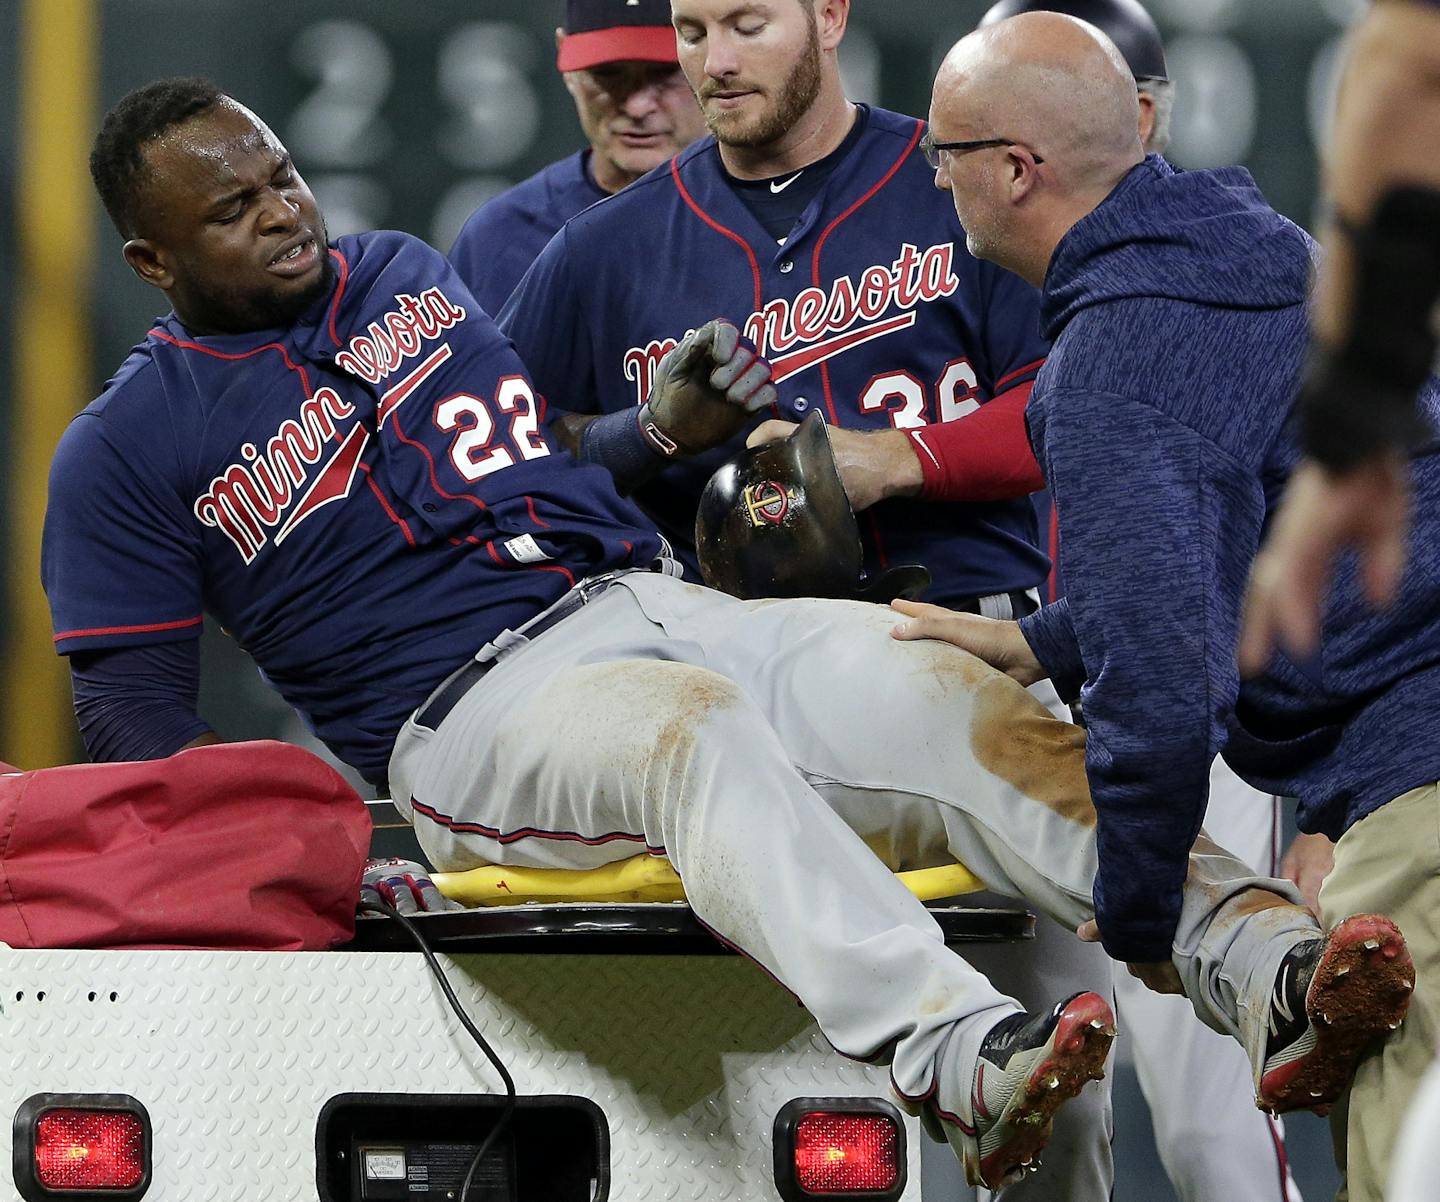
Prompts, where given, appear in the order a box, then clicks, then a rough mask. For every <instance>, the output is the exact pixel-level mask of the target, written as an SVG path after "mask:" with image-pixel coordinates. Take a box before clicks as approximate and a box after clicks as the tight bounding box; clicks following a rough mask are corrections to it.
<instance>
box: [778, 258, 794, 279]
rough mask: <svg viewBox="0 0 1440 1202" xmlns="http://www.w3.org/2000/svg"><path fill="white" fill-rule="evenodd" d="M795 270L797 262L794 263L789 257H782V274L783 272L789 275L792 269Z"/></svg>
mask: <svg viewBox="0 0 1440 1202" xmlns="http://www.w3.org/2000/svg"><path fill="white" fill-rule="evenodd" d="M794 270H795V264H794V263H793V262H792V261H791V260H789V259H781V260H780V274H781V275H789V274H790V273H791V272H792V271H794Z"/></svg>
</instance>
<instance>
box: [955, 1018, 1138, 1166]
mask: <svg viewBox="0 0 1440 1202" xmlns="http://www.w3.org/2000/svg"><path fill="white" fill-rule="evenodd" d="M1114 1039H1115V1014H1114V1012H1113V1011H1112V1010H1111V1009H1110V1006H1109V1004H1108V1003H1107V1002H1106V1001H1105V999H1104V998H1102V997H1101V996H1100V995H1099V994H1098V993H1077V994H1075V995H1074V996H1073V997H1069V998H1067V999H1066V1000H1065V1001H1063V1002H1059V1003H1057V1004H1056V1005H1055V1007H1054V1008H1053V1009H1051V1010H1049V1011H1046V1012H1043V1013H1040V1014H1027V1013H1023V1012H1022V1013H1019V1014H1012V1015H1010V1016H1009V1017H1007V1018H1002V1019H1001V1020H1000V1021H999V1022H998V1023H996V1024H995V1026H993V1027H992V1028H990V1031H989V1033H988V1034H987V1035H986V1036H985V1040H984V1042H983V1043H982V1044H981V1045H980V1056H979V1058H978V1059H977V1060H976V1062H975V1077H974V1080H973V1082H972V1084H971V1089H970V1098H969V1106H968V1108H967V1109H968V1110H969V1111H970V1113H969V1115H968V1116H966V1115H955V1114H949V1113H946V1112H944V1111H941V1110H939V1109H938V1108H937V1110H936V1113H937V1114H938V1115H939V1117H940V1118H942V1119H943V1120H945V1121H946V1122H947V1123H948V1124H950V1125H951V1131H950V1133H949V1134H950V1143H951V1145H952V1146H953V1147H954V1148H955V1149H956V1151H957V1152H958V1153H959V1155H960V1159H961V1162H962V1163H963V1164H964V1166H965V1176H966V1177H967V1178H968V1179H969V1181H970V1184H971V1185H984V1186H987V1187H988V1188H990V1189H998V1188H999V1187H1000V1186H1002V1185H1004V1184H1006V1183H1008V1182H1010V1181H1013V1180H1016V1179H1018V1178H1019V1177H1021V1176H1023V1174H1024V1173H1025V1172H1027V1171H1032V1170H1034V1169H1036V1168H1038V1167H1039V1165H1040V1160H1039V1157H1040V1151H1041V1149H1043V1148H1044V1146H1045V1143H1046V1141H1047V1140H1049V1138H1050V1131H1051V1125H1052V1121H1053V1119H1054V1117H1055V1112H1056V1111H1057V1110H1059V1109H1060V1106H1061V1104H1062V1103H1064V1102H1067V1101H1069V1100H1070V1099H1071V1098H1073V1097H1074V1096H1075V1095H1076V1094H1078V1093H1079V1092H1080V1090H1081V1089H1083V1088H1084V1087H1085V1084H1086V1083H1087V1082H1089V1081H1097V1080H1099V1079H1100V1078H1101V1077H1103V1076H1104V1075H1105V1057H1106V1056H1108V1055H1109V1053H1110V1045H1111V1043H1112V1042H1113V1041H1114ZM932 1106H933V1103H932ZM957 1132H958V1138H957V1134H956V1133H957Z"/></svg>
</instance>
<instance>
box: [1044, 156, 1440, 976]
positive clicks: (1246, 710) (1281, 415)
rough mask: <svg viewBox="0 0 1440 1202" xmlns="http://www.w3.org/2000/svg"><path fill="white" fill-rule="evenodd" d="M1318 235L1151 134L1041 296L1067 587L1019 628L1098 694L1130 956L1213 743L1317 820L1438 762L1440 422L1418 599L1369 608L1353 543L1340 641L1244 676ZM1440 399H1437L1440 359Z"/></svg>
mask: <svg viewBox="0 0 1440 1202" xmlns="http://www.w3.org/2000/svg"><path fill="white" fill-rule="evenodd" d="M1314 251H1315V247H1314V244H1313V243H1312V242H1311V240H1310V239H1309V237H1308V236H1307V235H1306V234H1305V233H1304V232H1303V231H1301V230H1300V229H1299V228H1298V227H1297V226H1295V225H1294V224H1292V223H1291V222H1289V221H1287V220H1286V219H1285V218H1283V217H1281V216H1280V215H1279V214H1278V213H1276V212H1274V210H1272V209H1271V208H1270V207H1269V205H1267V204H1266V203H1265V200H1264V198H1263V197H1262V196H1261V194H1260V192H1259V190H1258V189H1257V188H1256V187H1255V183H1254V181H1253V180H1252V179H1251V177H1250V175H1249V173H1248V172H1246V171H1244V170H1243V169H1240V168H1229V169H1226V170H1222V171H1196V172H1187V173H1177V172H1175V171H1173V170H1172V169H1171V168H1170V166H1169V165H1168V164H1167V163H1166V162H1165V161H1164V160H1163V159H1161V158H1159V157H1158V156H1155V155H1152V156H1150V158H1148V159H1147V160H1146V161H1145V162H1144V163H1142V164H1139V165H1137V166H1136V167H1135V168H1134V169H1133V170H1131V171H1130V172H1129V174H1127V175H1126V177H1125V178H1124V179H1123V180H1122V181H1121V182H1120V183H1119V184H1118V185H1117V186H1116V188H1115V190H1114V191H1113V192H1112V193H1111V194H1110V196H1109V197H1108V198H1107V199H1106V200H1105V201H1104V202H1103V203H1102V204H1101V205H1100V206H1099V207H1098V208H1097V209H1096V210H1095V211H1094V212H1093V213H1091V214H1090V215H1089V216H1087V217H1085V218H1084V219H1083V220H1081V221H1080V222H1078V223H1077V224H1076V225H1075V226H1074V227H1073V228H1072V229H1071V230H1070V232H1069V233H1068V234H1067V235H1066V236H1065V238H1064V239H1063V240H1062V241H1061V242H1060V244H1059V246H1058V247H1057V248H1056V251H1055V255H1054V257H1053V258H1052V260H1051V262H1050V268H1049V272H1048V274H1047V277H1046V280H1045V290H1044V297H1043V301H1042V311H1041V320H1042V324H1043V328H1044V331H1043V332H1044V334H1045V336H1046V337H1047V338H1050V339H1053V340H1054V344H1055V345H1054V349H1053V350H1052V351H1051V353H1050V358H1049V360H1048V361H1047V363H1046V365H1045V367H1044V369H1043V370H1042V371H1041V372H1040V376H1039V379H1038V381H1037V383H1036V387H1035V391H1034V394H1033V396H1032V398H1031V401H1030V405H1029V409H1028V410H1027V414H1026V416H1027V420H1028V423H1029V427H1030V436H1031V440H1032V442H1033V443H1034V445H1035V449H1036V454H1037V456H1038V458H1039V460H1040V463H1041V466H1042V467H1043V468H1044V471H1045V478H1046V481H1047V483H1048V485H1049V487H1050V489H1051V491H1052V493H1053V495H1054V498H1055V504H1056V508H1057V511H1058V514H1059V523H1060V548H1061V551H1060V555H1061V570H1062V573H1063V577H1064V580H1065V587H1066V594H1067V597H1066V600H1064V601H1062V602H1060V603H1058V604H1056V605H1051V606H1047V607H1046V608H1045V609H1043V610H1041V611H1040V612H1039V613H1037V614H1034V615H1032V616H1031V617H1030V618H1028V619H1026V620H1025V622H1024V623H1023V624H1022V629H1023V630H1024V633H1025V636H1026V638H1027V639H1028V640H1029V642H1030V645H1031V647H1032V648H1033V649H1034V651H1035V653H1036V655H1037V656H1038V657H1039V659H1040V660H1041V662H1042V663H1043V664H1044V665H1045V667H1046V668H1047V669H1049V670H1050V672H1051V675H1052V677H1053V678H1054V679H1055V681H1056V683H1057V685H1058V686H1059V687H1060V689H1061V692H1062V695H1064V694H1068V695H1070V696H1074V695H1075V694H1076V693H1077V692H1078V694H1079V696H1080V697H1081V699H1082V700H1083V703H1084V710H1085V718H1086V723H1087V725H1088V726H1089V738H1088V742H1087V750H1086V767H1087V772H1088V775H1089V779H1090V787H1091V790H1092V792H1093V795H1094V799H1095V807H1096V810H1097V811H1098V815H1099V819H1098V827H1097V836H1098V842H1099V857H1100V866H1099V874H1098V876H1097V879H1096V883H1095V906H1096V911H1097V914H1098V916H1099V919H1100V924H1101V929H1102V933H1103V936H1104V941H1105V947H1106V949H1107V950H1108V951H1109V952H1110V954H1111V955H1112V956H1114V957H1115V958H1117V959H1121V960H1165V959H1169V957H1170V945H1171V940H1172V938H1173V935H1174V931H1175V923H1176V918H1177V915H1178V914H1179V909H1180V889H1181V885H1182V883H1183V881H1184V878H1185V871H1186V854H1187V852H1188V849H1189V847H1190V845H1191V843H1192V841H1193V840H1194V838H1195V835H1196V833H1197V831H1198V830H1199V828H1200V824H1201V821H1202V819H1203V817H1204V813H1205V805H1206V799H1207V787H1208V771H1209V765H1210V762H1211V760H1212V759H1213V758H1214V757H1215V755H1216V754H1217V753H1219V752H1222V751H1223V752H1224V755H1225V759H1226V760H1227V762H1229V763H1230V764H1231V766H1232V767H1234V768H1235V769H1236V770H1237V771H1238V772H1239V773H1240V775H1241V776H1242V777H1244V778H1245V779H1246V780H1248V781H1250V782H1251V783H1252V784H1254V785H1256V786H1257V787H1258V788H1261V789H1263V790H1265V791H1267V792H1276V793H1283V794H1286V795H1290V796H1295V797H1298V798H1299V807H1300V808H1299V824H1300V828H1301V829H1302V830H1306V831H1321V832H1324V833H1325V834H1327V835H1329V836H1331V837H1332V838H1338V837H1339V835H1340V834H1341V833H1342V832H1343V831H1345V830H1346V829H1347V828H1348V827H1349V826H1350V825H1352V824H1353V823H1354V822H1356V821H1358V820H1359V819H1361V818H1363V817H1364V815H1366V814H1367V813H1369V812H1370V811H1372V810H1374V809H1375V808H1376V807H1377V806H1380V805H1383V804H1384V803H1385V802H1387V801H1389V800H1390V799H1392V798H1394V797H1396V796H1398V795H1399V794H1401V793H1403V792H1405V791H1407V790H1409V789H1412V788H1415V787H1417V786H1419V785H1422V784H1426V783H1428V782H1431V781H1434V780H1436V779H1440V738H1437V737H1436V731H1437V726H1440V455H1437V454H1435V453H1434V448H1427V449H1425V450H1423V451H1421V452H1420V453H1418V454H1417V456H1416V459H1415V463H1414V471H1415V482H1416V502H1417V503H1416V515H1415V519H1414V523H1413V529H1412V537H1411V548H1410V555H1411V559H1410V564H1409V567H1408V569H1407V574H1406V577H1405V580H1404V583H1403V585H1402V590H1401V600H1400V602H1399V603H1398V604H1396V605H1395V606H1392V607H1391V608H1389V609H1388V610H1385V611H1383V612H1376V611H1374V610H1373V609H1372V608H1371V607H1370V606H1369V605H1368V604H1367V603H1366V602H1365V601H1364V600H1363V597H1362V596H1361V592H1360V589H1359V587H1358V584H1357V576H1356V572H1355V571H1354V561H1353V558H1346V559H1345V560H1344V561H1343V562H1342V564H1341V568H1340V571H1339V575H1338V579H1337V584H1336V588H1335V591H1334V594H1333V595H1332V598H1331V600H1330V602H1329V604H1328V607H1327V612H1326V618H1325V625H1324V635H1323V639H1322V644H1323V646H1322V650H1321V653H1320V655H1319V656H1318V657H1316V659H1315V660H1314V661H1313V662H1306V663H1294V662H1290V661H1288V660H1286V659H1284V658H1283V657H1277V658H1276V659H1275V660H1274V661H1272V663H1271V665H1270V667H1269V668H1268V669H1267V672H1266V674H1265V675H1264V676H1263V677H1261V678H1259V679H1257V680H1254V681H1247V682H1245V684H1244V687H1243V688H1242V687H1241V685H1240V681H1239V678H1238V672H1237V668H1236V661H1235V644H1236V638H1237V632H1238V625H1239V612H1240V604H1241V598H1242V596H1243V593H1244V588H1245V583H1246V579H1247V576H1248V573H1249V569H1250V563H1251V561H1252V560H1253V558H1254V556H1255V553H1256V550H1257V549H1258V546H1259V543H1260V540H1261V538H1262V536H1263V533H1264V529H1265V525H1266V522H1267V520H1268V518H1269V516H1270V514H1271V512H1272V511H1273V509H1274V508H1275V506H1276V504H1277V503H1278V500H1279V497H1280V494H1281V491H1282V489H1283V485H1284V483H1285V480H1286V477H1287V476H1288V474H1289V472H1290V471H1291V469H1292V468H1293V466H1294V464H1295V462H1296V460H1297V458H1298V452H1297V451H1296V447H1295V442H1294V437H1293V429H1292V419H1291V408H1292V403H1293V399H1294V393H1295V388H1296V384H1297V381H1298V377H1299V372H1300V366H1301V360H1302V356H1303V353H1304V349H1305V338H1306V325H1305V318H1306V313H1305V302H1306V298H1307V293H1308V289H1309V282H1310V271H1311V266H1312V261H1313V257H1314ZM1423 401H1424V403H1425V405H1426V408H1427V413H1428V414H1429V415H1430V416H1431V418H1432V421H1433V419H1434V416H1435V415H1436V413H1437V406H1440V394H1437V390H1436V388H1435V387H1434V382H1433V381H1432V384H1431V387H1430V388H1429V389H1428V390H1427V393H1426V394H1425V397H1424V398H1423ZM1356 403H1358V404H1363V403H1364V398H1363V397H1357V398H1356Z"/></svg>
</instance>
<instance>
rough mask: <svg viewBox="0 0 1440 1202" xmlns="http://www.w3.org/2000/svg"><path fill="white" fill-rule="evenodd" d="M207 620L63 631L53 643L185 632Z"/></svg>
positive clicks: (187, 619) (199, 618)
mask: <svg viewBox="0 0 1440 1202" xmlns="http://www.w3.org/2000/svg"><path fill="white" fill-rule="evenodd" d="M204 620H205V616H204V615H203V614H196V615H195V616H194V617H193V618H181V619H180V620H179V621H178V622H150V623H148V624H146V625H144V626H94V627H92V628H91V629H89V630H62V631H61V632H60V633H59V634H57V635H56V636H55V637H54V639H53V640H51V641H52V642H56V643H59V642H62V641H63V640H65V639H88V638H94V637H95V636H96V635H100V634H151V633H153V632H154V631H157V630H183V629H185V627H187V626H199V625H200V623H201V622H203V621H204Z"/></svg>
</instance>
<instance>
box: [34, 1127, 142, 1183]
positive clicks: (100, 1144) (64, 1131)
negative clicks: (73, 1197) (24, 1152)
mask: <svg viewBox="0 0 1440 1202" xmlns="http://www.w3.org/2000/svg"><path fill="white" fill-rule="evenodd" d="M34 1146H35V1178H36V1180H37V1181H38V1182H39V1183H40V1184H41V1185H42V1186H44V1187H45V1188H46V1189H57V1190H58V1189H65V1190H102V1189H113V1190H130V1189H134V1188H135V1187H136V1186H137V1185H139V1184H140V1182H141V1180H142V1179H143V1178H144V1176H145V1126H144V1124H143V1123H142V1122H141V1120H140V1117H139V1116H138V1115H135V1114H132V1113H130V1112H129V1111H125V1110H47V1111H45V1112H44V1113H43V1114H41V1115H40V1117H39V1118H38V1119H37V1121H36V1123H35V1145H34Z"/></svg>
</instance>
